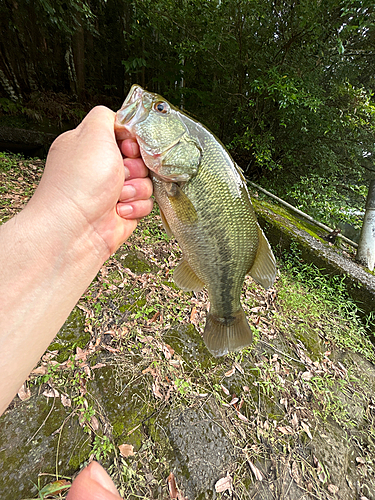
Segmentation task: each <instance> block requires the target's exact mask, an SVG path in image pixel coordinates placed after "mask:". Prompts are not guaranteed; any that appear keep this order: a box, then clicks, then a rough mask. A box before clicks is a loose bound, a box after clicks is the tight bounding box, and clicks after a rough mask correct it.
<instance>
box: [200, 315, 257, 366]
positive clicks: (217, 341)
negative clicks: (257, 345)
mask: <svg viewBox="0 0 375 500" xmlns="http://www.w3.org/2000/svg"><path fill="white" fill-rule="evenodd" d="M203 340H204V342H205V344H206V346H207V349H208V350H209V351H210V353H211V354H212V355H213V356H215V357H219V356H224V354H228V352H230V351H239V350H240V349H243V348H244V347H246V346H248V345H249V344H251V342H252V340H253V335H252V333H251V329H250V326H249V324H248V322H247V319H246V316H245V313H244V311H243V309H242V308H241V309H240V310H239V311H237V312H236V313H234V314H233V316H231V317H230V318H220V317H219V316H216V315H214V314H210V313H208V314H207V319H206V326H205V328H204V332H203Z"/></svg>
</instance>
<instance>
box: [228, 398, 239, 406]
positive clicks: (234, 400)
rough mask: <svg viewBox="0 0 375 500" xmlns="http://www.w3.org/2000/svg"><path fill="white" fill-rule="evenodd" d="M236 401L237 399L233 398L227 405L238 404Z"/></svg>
mask: <svg viewBox="0 0 375 500" xmlns="http://www.w3.org/2000/svg"><path fill="white" fill-rule="evenodd" d="M238 401H239V398H236V397H234V398H232V401H231V402H230V403H229V404H230V405H235V404H236V403H238Z"/></svg>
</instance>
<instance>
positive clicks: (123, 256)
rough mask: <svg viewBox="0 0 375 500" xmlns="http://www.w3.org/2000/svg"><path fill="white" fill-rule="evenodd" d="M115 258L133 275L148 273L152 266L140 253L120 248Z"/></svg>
mask: <svg viewBox="0 0 375 500" xmlns="http://www.w3.org/2000/svg"><path fill="white" fill-rule="evenodd" d="M115 258H116V259H117V260H119V261H120V262H121V264H122V265H123V266H124V267H127V268H129V269H130V270H131V271H132V272H133V273H139V274H142V273H149V272H150V271H152V266H151V264H150V263H149V262H147V261H146V259H145V258H144V257H143V256H142V254H141V253H140V252H137V251H135V250H131V249H129V247H127V246H125V245H124V246H122V247H121V248H120V249H119V250H118V251H117V252H116V254H115Z"/></svg>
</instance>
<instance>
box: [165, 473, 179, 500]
mask: <svg viewBox="0 0 375 500" xmlns="http://www.w3.org/2000/svg"><path fill="white" fill-rule="evenodd" d="M167 484H168V491H169V498H171V500H177V499H178V496H179V495H178V489H177V484H176V480H175V477H174V474H173V472H171V473H170V474H169V476H168V479H167Z"/></svg>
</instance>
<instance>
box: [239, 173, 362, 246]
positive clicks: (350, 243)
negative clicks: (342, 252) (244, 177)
mask: <svg viewBox="0 0 375 500" xmlns="http://www.w3.org/2000/svg"><path fill="white" fill-rule="evenodd" d="M247 182H248V183H249V184H250V185H251V186H254V187H255V188H256V189H259V191H262V193H264V194H266V195H267V196H269V197H270V198H273V199H274V200H276V201H278V202H279V203H281V204H282V205H284V206H285V207H287V208H289V209H290V210H293V212H295V213H296V214H298V215H301V216H302V217H304V218H305V219H307V220H308V221H310V222H313V223H314V224H315V225H316V226H318V227H321V228H322V229H324V230H325V231H328V232H329V233H332V231H333V229H332V228H330V227H328V226H326V225H325V224H322V223H321V222H319V221H317V220H315V219H313V218H312V217H311V215H308V214H305V212H302V210H299V209H298V208H296V207H293V205H291V204H290V203H288V202H287V201H284V200H282V199H281V198H279V197H278V196H276V195H274V194H273V193H270V192H269V191H267V189H264V188H262V187H261V186H258V184H255V182H252V181H247ZM340 238H341V239H342V240H343V241H345V242H346V243H348V244H349V245H351V246H352V247H354V248H357V247H358V245H357V243H355V242H354V241H352V240H349V238H347V237H346V236H344V235H343V234H342V235H341V234H340Z"/></svg>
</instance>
